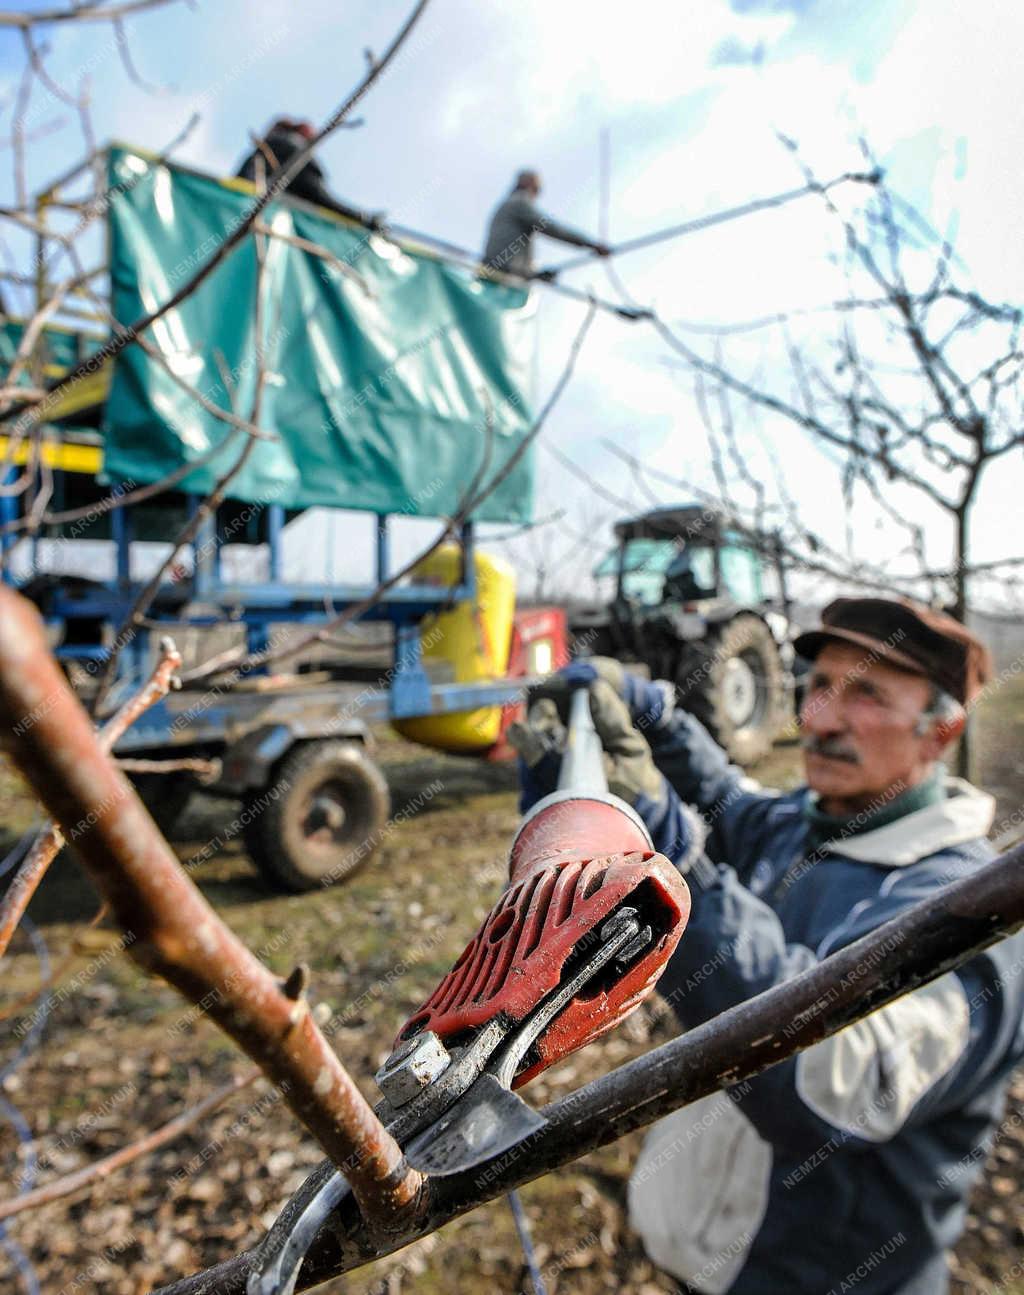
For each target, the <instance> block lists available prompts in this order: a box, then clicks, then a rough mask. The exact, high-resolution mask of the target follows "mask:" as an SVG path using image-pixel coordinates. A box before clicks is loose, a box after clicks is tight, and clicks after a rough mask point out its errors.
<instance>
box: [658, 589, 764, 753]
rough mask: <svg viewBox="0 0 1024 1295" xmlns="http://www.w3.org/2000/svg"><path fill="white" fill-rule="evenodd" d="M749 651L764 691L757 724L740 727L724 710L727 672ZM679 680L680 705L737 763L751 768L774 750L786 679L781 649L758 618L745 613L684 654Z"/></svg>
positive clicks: (678, 675)
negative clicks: (756, 665)
mask: <svg viewBox="0 0 1024 1295" xmlns="http://www.w3.org/2000/svg"><path fill="white" fill-rule="evenodd" d="M749 653H754V654H756V655H757V657H758V658H759V661H760V665H761V673H760V679H761V681H762V683H763V687H764V690H765V692H764V695H763V697H762V703H761V707H760V713H759V715H758V716H757V722H756V723H753V724H745V725H743V726H742V727H740V728H737V727H736V725H735V724H734V722H733V721H732V720H731V719H730V717H729V715H728V713H727V711H726V707H725V693H724V687H725V673H726V668H727V666H728V663H729V661H730V660H732V659H733V658H734V657H738V656H741V655H743V654H749ZM676 679H677V687H678V696H679V700H680V703H681V705H682V706H683V707H684V708H685V709H686V710H688V711H690V712H691V713H692V714H694V715H696V716H697V718H698V719H699V720H700V721H701V723H702V724H703V725H704V726H705V728H707V730H708V731H709V732H710V734H711V736H712V737H713V738H714V739H715V740H716V741H717V742H718V744H719V745H720V746H722V747H724V748H725V750H726V751H727V752H728V754H729V757H730V758H731V759H732V760H735V761H736V763H737V764H753V763H754V762H755V761H756V760H759V759H761V757H762V756H764V755H767V754H768V752H769V751H770V750H771V749H772V744H773V743H774V741H775V739H776V737H778V735H779V733H780V732H781V730H782V727H783V725H784V724H785V722H786V717H787V714H788V706H787V702H786V680H785V672H784V670H783V668H782V660H781V658H780V656H779V649H778V645H777V644H776V642H775V639H774V638H773V637H772V632H771V630H770V629H769V628H768V626H767V625H766V624H765V623H764V621H763V620H761V619H760V617H758V616H751V615H750V614H749V613H743V614H741V615H739V616H736V617H735V618H734V619H733V620H731V621H729V622H728V623H727V624H726V625H725V626H723V628H722V630H721V632H720V633H719V634H718V635H717V636H715V637H714V638H712V639H708V640H706V641H705V642H704V643H701V644H699V645H698V646H697V647H696V649H695V650H694V651H692V652H688V653H687V654H686V656H685V657H684V658H683V661H682V663H681V665H680V669H679V671H678V673H677V676H676Z"/></svg>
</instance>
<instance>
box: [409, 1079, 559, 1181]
mask: <svg viewBox="0 0 1024 1295" xmlns="http://www.w3.org/2000/svg"><path fill="white" fill-rule="evenodd" d="M546 1123H547V1121H546V1120H545V1119H544V1117H543V1116H542V1115H540V1114H538V1112H537V1111H535V1110H534V1109H533V1107H532V1106H529V1105H527V1103H526V1102H524V1101H523V1099H522V1098H521V1097H517V1096H516V1094H515V1093H513V1092H510V1091H509V1090H508V1089H507V1088H504V1087H502V1085H501V1084H500V1083H499V1082H498V1080H497V1079H496V1078H495V1077H494V1075H492V1074H489V1073H484V1074H482V1075H481V1076H480V1078H479V1079H478V1080H477V1081H476V1082H475V1083H474V1084H473V1085H472V1086H471V1087H470V1088H468V1089H467V1090H466V1092H465V1093H464V1094H463V1095H462V1097H460V1098H459V1100H458V1101H457V1102H456V1103H455V1105H454V1106H452V1107H450V1108H449V1109H448V1110H447V1111H445V1113H444V1115H442V1116H441V1118H440V1119H439V1120H438V1121H437V1123H436V1124H435V1125H433V1126H432V1127H431V1128H429V1129H426V1130H425V1131H424V1132H423V1133H422V1134H421V1135H420V1136H419V1137H418V1138H415V1139H414V1140H413V1141H412V1142H411V1143H410V1144H409V1146H408V1147H406V1149H405V1158H406V1160H407V1161H408V1162H409V1164H410V1165H412V1167H413V1168H414V1169H418V1170H420V1172H421V1173H425V1174H431V1175H433V1176H435V1177H441V1178H443V1177H444V1176H445V1175H447V1174H459V1173H462V1172H463V1170H465V1169H472V1168H473V1167H474V1166H475V1165H479V1164H482V1163H483V1161H485V1160H488V1159H490V1157H491V1156H496V1155H500V1154H501V1152H503V1151H507V1150H508V1149H509V1148H510V1147H514V1146H515V1145H516V1144H517V1143H518V1142H522V1140H523V1139H524V1138H527V1137H529V1135H530V1134H531V1133H536V1131H537V1130H538V1129H540V1128H543V1126H544V1125H545V1124H546Z"/></svg>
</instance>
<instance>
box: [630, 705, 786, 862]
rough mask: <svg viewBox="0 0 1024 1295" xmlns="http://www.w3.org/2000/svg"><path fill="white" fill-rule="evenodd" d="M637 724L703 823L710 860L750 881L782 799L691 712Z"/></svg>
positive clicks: (642, 718)
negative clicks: (725, 862) (725, 864)
mask: <svg viewBox="0 0 1024 1295" xmlns="http://www.w3.org/2000/svg"><path fill="white" fill-rule="evenodd" d="M648 687H650V686H649V685H648ZM628 700H629V699H628V698H627V702H628ZM652 715H653V716H654V718H653V720H652V719H651V716H652ZM634 724H635V725H636V727H637V728H638V729H639V730H640V732H641V733H643V734H644V736H645V737H646V738H647V742H648V744H649V746H650V748H651V753H652V755H653V756H654V763H655V764H656V765H657V767H658V769H659V770H660V772H661V773H662V774H664V776H665V778H666V779H667V781H668V783H669V785H670V786H671V787H672V788H673V790H674V791H675V792H676V793H677V795H678V796H679V797H680V799H681V800H683V801H685V802H686V804H688V805H693V806H694V808H695V809H696V810H697V811H698V813H699V814H700V816H701V817H702V818H703V820H704V823H705V825H706V827H707V830H708V839H707V845H706V847H705V848H706V850H707V853H708V856H709V857H710V858H711V859H713V860H716V861H719V860H726V859H727V860H729V862H730V863H731V864H732V866H733V867H734V868H735V869H736V871H737V872H738V873H739V875H740V877H742V878H746V877H747V876H748V875H749V872H750V869H751V868H752V867H753V866H754V864H755V863H756V862H757V860H758V859H759V858H760V857H761V853H762V845H763V843H764V841H765V837H766V833H767V832H768V830H769V829H770V827H771V815H772V810H773V808H774V807H776V806H777V805H778V804H779V797H778V795H777V794H776V793H775V792H766V791H764V790H763V789H762V788H760V787H759V786H758V784H757V783H756V782H754V780H753V779H751V778H748V777H747V776H746V775H745V774H744V772H743V770H742V769H739V768H738V767H737V766H736V765H734V764H730V763H729V757H728V756H727V755H726V753H725V752H724V751H723V750H722V748H721V747H720V746H719V745H718V743H717V742H716V741H715V740H714V738H713V737H712V736H711V734H710V733H709V732H708V731H707V729H706V728H705V727H704V725H703V724H702V723H701V722H700V720H698V719H697V718H696V717H695V716H693V715H691V714H689V712H688V711H684V710H678V709H672V708H671V707H666V709H665V710H664V712H661V711H659V710H658V709H657V706H656V705H655V706H654V707H649V708H648V709H647V710H644V711H641V712H639V713H638V714H636V715H635V717H634Z"/></svg>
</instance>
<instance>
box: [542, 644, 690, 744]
mask: <svg viewBox="0 0 1024 1295" xmlns="http://www.w3.org/2000/svg"><path fill="white" fill-rule="evenodd" d="M597 679H602V680H603V681H604V682H605V683H607V684H608V685H609V686H610V687H611V688H612V689H613V690H614V691H615V692H616V693H617V694H618V696H619V697H621V698H622V700H623V701H624V702H625V703H626V706H627V707H628V709H629V717H630V719H631V720H632V721H633V723H634V725H635V726H636V727H637V728H638V729H639V730H640V731H641V732H646V730H647V729H649V728H653V727H658V726H659V725H662V724H665V723H666V722H667V721H668V719H669V717H670V716H671V714H672V711H673V708H674V705H675V689H674V688H673V686H672V685H671V684H670V683H668V682H667V681H666V680H665V679H654V680H651V679H642V678H641V677H640V676H639V675H636V674H631V673H630V672H629V671H628V670H626V669H625V668H624V667H623V665H622V662H621V661H616V660H614V658H612V657H607V656H589V657H576V658H575V660H573V661H571V662H570V663H569V664H568V665H567V666H564V667H563V668H562V669H561V670H559V671H558V673H557V674H553V675H550V676H549V677H548V678H547V679H545V680H544V682H543V683H540V684H538V685H537V687H536V688H535V689H534V692H533V694H532V695H533V696H537V697H551V698H552V699H553V700H554V701H555V703H556V704H557V705H558V708H559V711H560V713H561V714H562V715H563V717H564V716H567V715H568V706H569V695H570V694H571V692H572V691H573V689H575V688H578V687H581V686H583V685H586V686H588V687H589V686H590V685H592V684H593V683H594V681H595V680H597Z"/></svg>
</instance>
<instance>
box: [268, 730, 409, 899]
mask: <svg viewBox="0 0 1024 1295" xmlns="http://www.w3.org/2000/svg"><path fill="white" fill-rule="evenodd" d="M390 805H391V800H390V797H389V795H388V786H387V783H386V782H385V781H384V777H383V775H382V774H381V771H380V770H379V769H378V768H377V766H376V764H374V762H373V761H372V760H371V759H370V758H369V756H368V755H367V754H366V752H365V751H364V750H363V748H362V747H361V746H360V745H359V744H358V743H355V742H337V741H332V740H324V741H317V742H303V743H302V744H301V745H299V746H296V747H293V748H292V750H291V751H289V753H288V754H287V755H286V756H285V757H284V758H283V759H282V760H281V761H280V763H279V764H278V765H277V766H276V768H275V770H274V778H273V781H272V782H271V783H270V785H269V786H267V787H264V788H262V789H261V790H259V791H256V792H253V793H252V794H251V795H250V796H249V798H248V800H247V802H246V806H245V824H244V830H245V843H246V846H247V848H248V850H249V854H250V855H251V856H252V859H253V861H254V862H255V863H256V865H257V867H258V868H259V870H260V872H261V873H262V874H263V876H264V877H265V878H266V880H267V881H268V882H269V883H270V884H271V885H272V886H273V887H274V888H275V889H278V890H280V889H285V890H293V891H303V890H315V889H316V888H317V887H318V886H331V885H335V884H336V883H337V882H340V881H346V880H347V879H348V878H349V877H351V876H352V875H353V873H355V872H356V871H358V869H360V868H362V867H363V866H364V865H365V864H366V863H367V862H368V861H369V860H370V858H371V857H372V855H373V853H374V851H375V850H376V848H377V846H378V844H379V841H380V833H381V830H382V828H383V827H384V824H385V823H386V822H387V818H388V812H389V810H390Z"/></svg>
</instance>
